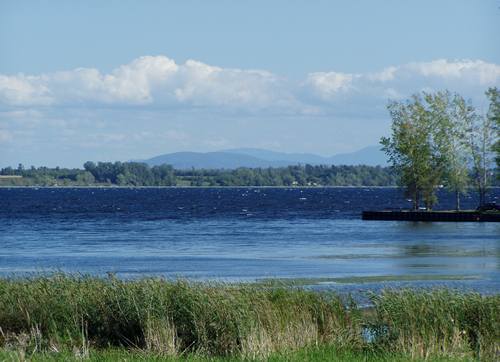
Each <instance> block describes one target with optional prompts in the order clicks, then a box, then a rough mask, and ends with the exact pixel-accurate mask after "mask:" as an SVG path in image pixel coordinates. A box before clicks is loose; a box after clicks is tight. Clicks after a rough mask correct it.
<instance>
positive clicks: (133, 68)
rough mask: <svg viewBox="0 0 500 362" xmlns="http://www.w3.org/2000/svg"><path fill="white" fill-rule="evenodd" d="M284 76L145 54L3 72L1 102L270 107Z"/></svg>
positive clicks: (276, 100)
mask: <svg viewBox="0 0 500 362" xmlns="http://www.w3.org/2000/svg"><path fill="white" fill-rule="evenodd" d="M281 82H282V81H281V80H280V79H279V78H278V77H276V76H275V75H273V74H272V73H269V72H266V71H258V70H241V69H225V68H219V67H214V66H210V65H207V64H204V63H201V62H198V61H194V60H188V61H187V62H186V63H184V64H182V65H177V64H176V63H175V61H173V60H172V59H169V58H167V57H165V56H144V57H140V58H138V59H136V60H134V61H132V62H131V63H129V64H126V65H122V66H120V67H118V68H116V69H114V70H113V71H112V72H111V73H109V74H102V73H101V72H99V71H98V70H97V69H93V68H77V69H74V70H71V71H61V72H55V73H50V74H43V75H39V76H24V75H22V74H19V75H16V76H0V102H2V103H4V104H8V105H13V106H28V105H31V106H32V105H54V106H57V105H78V104H89V103H90V104H93V103H98V104H108V105H123V104H125V105H147V104H165V103H166V104H171V103H174V104H175V103H177V104H181V105H182V104H188V105H189V104H192V105H196V106H210V105H215V106H219V105H225V106H242V105H243V106H246V105H249V106H257V107H265V106H268V105H270V104H272V103H279V102H282V101H284V100H286V99H287V96H286V95H284V94H283V90H284V88H281V89H279V88H280V87H281V85H280V83H281Z"/></svg>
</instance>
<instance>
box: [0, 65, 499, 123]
mask: <svg viewBox="0 0 500 362" xmlns="http://www.w3.org/2000/svg"><path fill="white" fill-rule="evenodd" d="M499 83H500V65H497V64H493V63H487V62H485V61H482V60H454V61H450V60H446V59H437V60H433V61H429V62H413V63H408V64H403V65H397V66H390V67H387V68H384V69H382V70H380V71H376V72H368V73H343V72H339V71H335V70H332V71H329V72H314V73H310V74H308V75H307V76H306V78H305V80H304V81H303V82H295V83H294V82H291V81H287V80H286V79H284V78H282V77H279V76H277V75H275V74H273V73H270V72H267V71H263V70H244V69H231V68H221V67H217V66H213V65H208V64H205V63H202V62H199V61H195V60H188V61H186V62H185V63H183V64H176V62H175V61H174V60H172V59H170V58H168V57H166V56H144V57H140V58H137V59H135V60H133V61H132V62H130V63H128V64H125V65H121V66H119V67H118V68H116V69H114V70H113V71H111V72H109V73H107V74H105V73H101V72H100V71H99V70H97V69H93V68H77V69H74V70H70V71H60V72H55V73H48V74H41V75H24V74H18V75H0V105H6V106H11V107H14V108H16V109H15V110H12V111H13V112H19V111H26V110H27V109H28V108H29V109H34V108H36V107H39V106H49V107H52V108H56V107H58V106H78V105H87V106H89V105H106V106H109V107H120V106H147V105H162V106H171V107H184V108H193V107H194V108H198V107H213V108H215V109H217V110H228V109H234V110H241V109H245V110H250V111H255V110H258V111H267V112H275V111H278V112H286V113H295V114H302V115H306V114H321V113H325V112H329V111H331V110H332V109H334V108H335V109H340V108H344V109H347V108H349V107H351V108H352V109H354V108H356V107H355V106H357V107H360V108H362V107H368V108H370V107H372V108H373V106H374V105H375V104H376V105H377V107H379V108H383V105H384V103H385V102H386V100H387V99H388V98H404V97H407V96H409V95H410V94H411V93H415V92H418V91H420V90H423V89H430V90H432V89H435V90H437V89H450V90H451V91H457V92H460V93H463V94H464V95H465V96H467V97H471V98H478V97H480V96H482V94H483V92H484V90H485V89H486V88H487V87H488V86H493V85H499ZM25 118H27V117H25ZM33 118H36V117H33Z"/></svg>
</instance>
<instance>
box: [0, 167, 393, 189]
mask: <svg viewBox="0 0 500 362" xmlns="http://www.w3.org/2000/svg"><path fill="white" fill-rule="evenodd" d="M0 175H18V176H22V178H21V179H3V180H2V179H0V182H2V183H3V184H4V185H26V186H35V185H37V186H54V185H60V186H92V185H117V186H395V185H396V181H397V178H396V174H395V172H394V171H393V170H392V169H391V168H389V167H381V166H364V165H360V166H326V165H322V166H312V165H296V166H288V167H279V168H238V169H189V170H177V169H174V168H173V167H172V166H170V165H161V166H152V167H151V166H148V165H147V164H145V163H140V162H97V163H94V162H90V161H89V162H86V163H85V164H84V167H83V169H67V168H59V167H56V168H47V167H38V168H35V167H31V168H24V167H23V165H19V166H18V167H17V168H11V167H7V168H3V169H1V170H0Z"/></svg>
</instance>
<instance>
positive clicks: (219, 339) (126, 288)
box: [0, 275, 362, 358]
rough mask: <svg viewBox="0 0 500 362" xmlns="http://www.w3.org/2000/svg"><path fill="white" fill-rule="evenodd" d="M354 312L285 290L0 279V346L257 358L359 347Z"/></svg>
mask: <svg viewBox="0 0 500 362" xmlns="http://www.w3.org/2000/svg"><path fill="white" fill-rule="evenodd" d="M358 314H359V313H358V311H357V310H356V309H349V308H348V307H347V306H345V305H344V304H343V303H342V301H341V300H340V298H339V297H336V296H333V295H325V294H317V293H309V292H305V291H301V290H292V289H262V288H255V287H252V286H228V285H221V284H212V285H210V284H191V283H188V282H185V281H177V282H167V281H163V280H155V279H144V280H140V281H126V282H125V281H121V280H118V279H114V278H111V279H99V278H92V277H72V276H65V275H56V276H53V277H50V278H42V277H39V278H34V279H23V280H19V279H18V280H5V279H3V280H0V328H1V329H2V332H1V337H0V339H1V340H0V343H3V344H4V345H8V344H9V343H11V344H12V342H13V341H15V340H16V339H17V340H18V339H19V336H24V337H23V338H24V339H26V340H27V341H29V343H28V342H26V343H25V344H26V345H27V346H30V348H32V349H61V348H63V347H65V346H66V347H67V346H72V347H76V348H79V349H82V350H84V349H85V348H88V346H87V344H91V345H92V347H97V348H99V347H101V348H102V347H108V346H129V347H134V348H141V349H146V350H149V351H151V352H154V353H161V354H164V355H173V356H175V355H180V354H185V353H187V352H189V353H195V354H202V355H242V356H247V357H252V358H253V357H260V356H266V355H269V354H271V353H273V352H276V351H279V350H284V349H286V350H295V349H298V348H302V347H305V346H309V345H317V344H320V343H335V344H338V345H339V346H342V345H346V346H347V345H349V346H351V345H359V344H361V343H362V337H361V328H362V326H361V323H360V319H359V318H358Z"/></svg>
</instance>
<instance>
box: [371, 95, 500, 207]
mask: <svg viewBox="0 0 500 362" xmlns="http://www.w3.org/2000/svg"><path fill="white" fill-rule="evenodd" d="M486 97H487V99H488V101H489V107H488V109H487V111H486V112H484V113H480V112H479V111H478V110H477V109H476V108H475V107H474V106H473V105H472V104H471V102H470V101H466V100H465V99H464V98H463V97H462V96H461V95H459V94H457V93H451V92H449V91H441V92H435V93H426V92H423V93H420V94H414V95H413V96H412V97H411V98H410V99H408V100H404V101H391V102H389V104H388V107H387V108H388V110H389V114H390V116H391V119H392V126H391V136H390V137H382V139H381V141H380V143H381V144H382V147H383V150H384V151H385V152H386V154H387V155H388V157H389V160H390V162H391V164H392V168H393V169H394V171H395V172H396V174H397V177H398V183H399V184H400V185H401V186H403V187H404V188H405V190H406V193H407V196H408V197H410V198H411V199H412V200H413V208H414V209H415V210H416V209H418V208H419V207H420V205H421V203H423V204H424V206H425V208H426V209H428V210H431V209H432V207H433V205H434V204H435V203H436V202H437V197H436V189H437V188H438V186H439V185H444V186H445V187H446V188H448V189H449V190H450V191H451V192H453V193H455V198H456V208H457V210H459V209H460V195H461V194H463V193H464V192H465V191H466V189H467V187H468V186H470V185H472V186H473V187H474V188H475V189H476V190H477V192H478V194H479V203H480V206H482V205H484V204H485V202H486V193H487V190H488V187H489V186H490V185H491V184H492V182H493V183H495V181H496V180H498V175H497V176H496V177H495V175H494V173H495V166H494V165H495V160H496V165H497V168H496V171H497V170H498V166H499V163H500V140H499V128H500V92H499V90H498V88H490V89H488V90H487V91H486ZM495 155H496V157H495Z"/></svg>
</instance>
